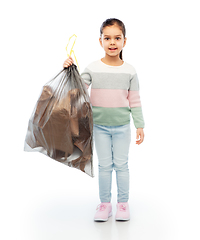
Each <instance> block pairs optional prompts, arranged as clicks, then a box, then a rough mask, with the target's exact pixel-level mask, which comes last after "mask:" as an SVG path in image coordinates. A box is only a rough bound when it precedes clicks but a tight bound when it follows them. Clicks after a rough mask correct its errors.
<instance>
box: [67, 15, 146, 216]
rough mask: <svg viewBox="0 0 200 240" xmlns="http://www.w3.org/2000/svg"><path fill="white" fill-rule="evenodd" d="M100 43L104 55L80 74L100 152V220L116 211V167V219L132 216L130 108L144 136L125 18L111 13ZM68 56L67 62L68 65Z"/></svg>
mask: <svg viewBox="0 0 200 240" xmlns="http://www.w3.org/2000/svg"><path fill="white" fill-rule="evenodd" d="M99 42H100V45H101V46H102V48H103V49H104V51H105V56H104V57H103V58H102V59H100V60H98V61H95V62H92V63H91V64H90V65H89V66H88V67H87V68H86V69H85V70H84V72H83V73H82V74H81V76H82V78H83V80H84V82H85V84H86V86H87V88H89V86H90V85H91V94H90V100H91V104H92V108H93V121H94V128H93V132H94V141H95V148H96V152H97V156H98V163H99V164H98V168H99V196H100V201H101V204H99V205H98V207H97V212H96V214H95V216H94V220H95V221H107V220H108V218H109V217H110V216H111V215H112V206H111V203H110V201H111V181H112V171H113V169H114V170H115V171H116V180H117V181H116V182H117V190H118V195H117V201H118V203H117V213H116V216H115V219H116V220H129V218H130V214H129V205H128V199H129V169H128V153H129V145H130V141H131V129H130V113H131V114H132V117H133V121H134V125H135V127H136V129H137V137H136V144H138V145H139V144H141V143H142V142H143V139H144V132H143V128H144V120H143V115H142V109H141V102H140V96H139V83H138V78H137V74H136V71H135V69H134V67H133V66H131V65H130V64H128V63H126V62H124V61H123V59H122V49H123V48H124V47H125V45H126V30H125V26H124V24H123V22H122V21H120V20H118V19H115V18H111V19H107V20H106V21H105V22H103V24H102V26H101V28H100V38H99ZM72 63H73V59H72V58H71V57H69V58H68V59H67V60H66V61H65V62H64V64H63V67H64V68H65V67H69V66H70V65H71V64H72Z"/></svg>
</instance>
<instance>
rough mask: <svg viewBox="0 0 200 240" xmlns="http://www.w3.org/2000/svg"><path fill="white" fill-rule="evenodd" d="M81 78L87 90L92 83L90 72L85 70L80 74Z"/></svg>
mask: <svg viewBox="0 0 200 240" xmlns="http://www.w3.org/2000/svg"><path fill="white" fill-rule="evenodd" d="M81 78H82V79H83V81H84V82H85V85H86V87H87V89H88V88H89V86H90V84H91V83H92V75H91V71H90V70H89V69H88V68H85V70H84V71H83V72H82V73H81Z"/></svg>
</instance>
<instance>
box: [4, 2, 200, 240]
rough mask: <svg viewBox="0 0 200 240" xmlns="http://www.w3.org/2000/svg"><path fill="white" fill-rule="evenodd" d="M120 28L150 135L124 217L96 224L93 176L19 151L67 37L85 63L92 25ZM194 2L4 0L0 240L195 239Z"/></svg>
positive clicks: (198, 131)
mask: <svg viewBox="0 0 200 240" xmlns="http://www.w3.org/2000/svg"><path fill="white" fill-rule="evenodd" d="M110 17H116V18H119V19H121V20H122V21H123V22H124V23H125V25H126V29H127V39H128V40H127V46H126V47H125V48H124V60H125V61H127V62H128V63H130V64H132V65H133V66H134V67H135V69H136V71H137V73H138V77H139V81H140V96H141V101H142V106H143V114H144V119H145V123H146V126H145V129H144V131H145V141H144V143H143V144H142V145H140V146H137V145H136V144H135V128H134V125H133V123H132V122H131V124H132V144H131V149H130V158H129V167H130V172H131V188H130V201H129V203H130V209H131V220H130V221H129V222H125V223H121V222H115V219H114V215H115V204H116V183H115V174H113V199H112V203H113V210H114V211H113V214H114V215H113V217H112V218H110V219H109V221H108V222H107V223H103V224H102V223H94V222H93V216H94V213H95V208H96V206H97V205H98V203H99V199H98V171H97V157H96V153H95V152H94V165H95V167H94V168H95V178H91V177H89V176H88V175H86V174H84V173H82V172H81V171H78V170H76V169H72V168H69V167H67V166H65V165H63V164H61V163H58V162H56V161H54V160H52V159H49V158H48V157H45V156H43V155H42V154H40V153H27V152H24V151H23V145H24V139H25V136H26V131H27V127H28V120H29V117H30V116H31V113H32V110H33V108H34V106H35V103H36V101H37V98H38V96H39V93H40V91H41V88H42V86H43V85H44V84H45V83H46V82H47V81H49V80H50V79H51V78H52V77H54V75H55V74H57V73H58V72H59V71H60V70H61V69H62V65H63V62H64V60H65V59H66V51H65V47H66V44H67V42H68V39H69V37H70V36H71V35H72V34H74V33H75V34H76V35H77V36H78V39H77V41H76V44H75V47H74V50H75V53H76V57H77V59H78V63H79V65H80V68H81V71H83V70H84V68H85V67H86V66H87V65H88V64H89V63H90V62H92V61H94V60H97V59H100V58H102V57H103V56H104V52H103V50H102V48H101V47H100V45H99V41H98V38H99V28H100V25H101V23H102V22H103V21H104V20H105V19H106V18H110ZM199 22H200V15H199V6H198V1H197V0H190V1H180V0H173V1H172V0H168V1H161V0H160V1H158V0H152V1H147V0H140V1H139V0H137V1H127V0H124V1H117V0H116V1H105V0H102V1H89V0H85V1H80V0H78V1H64V0H57V1H52V0H48V1H47V0H40V1H39V0H35V1H27V0H26V1H25V0H19V1H14V0H11V1H2V2H1V4H0V24H1V38H0V41H1V43H0V69H1V70H0V71H1V73H0V77H1V94H0V98H1V99H0V100H1V118H0V119H1V125H0V126H1V167H0V183H1V198H0V199H1V204H0V218H1V231H0V235H1V238H2V239H4V240H5V239H16V240H18V239H19V240H24V239H34V240H46V239H47V240H54V239H56V240H63V239H70V240H78V239H82V240H85V239H87V240H90V239H96V240H99V239H105V240H106V239H108V240H113V239H115V240H117V239H120V240H121V239H134V240H146V239H148V240H150V239H153V240H156V239H158V240H172V239H175V240H179V239H180V240H185V239H193V240H197V239H198V240H199V239H200V233H199V225H200V220H199V219H200V218H199V216H200V207H199V202H200V194H199V182H200V174H199V172H200V163H199V160H200V154H199V135H200V128H199V122H200V117H199V116H200V115H199V103H200V97H199V86H200V85H199V80H200V74H199V66H200V45H199V42H200V35H199Z"/></svg>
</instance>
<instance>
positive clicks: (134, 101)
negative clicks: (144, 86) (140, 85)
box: [128, 91, 141, 108]
mask: <svg viewBox="0 0 200 240" xmlns="http://www.w3.org/2000/svg"><path fill="white" fill-rule="evenodd" d="M128 100H129V106H130V107H131V108H133V107H141V102H140V95H139V91H129V93H128Z"/></svg>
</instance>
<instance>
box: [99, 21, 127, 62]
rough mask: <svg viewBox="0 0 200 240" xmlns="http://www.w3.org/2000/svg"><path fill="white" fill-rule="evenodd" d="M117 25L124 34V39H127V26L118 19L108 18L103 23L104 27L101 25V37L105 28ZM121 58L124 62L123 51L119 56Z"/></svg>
mask: <svg viewBox="0 0 200 240" xmlns="http://www.w3.org/2000/svg"><path fill="white" fill-rule="evenodd" d="M115 24H117V25H118V26H119V28H120V29H121V31H122V34H123V35H124V38H125V37H126V28H125V25H124V23H123V22H122V21H120V20H119V19H117V18H108V19H106V20H105V21H104V22H103V23H102V25H101V27H100V36H101V35H102V34H103V29H104V28H105V27H107V26H113V25H115ZM119 57H120V59H121V60H123V59H122V50H121V52H120V54H119Z"/></svg>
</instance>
